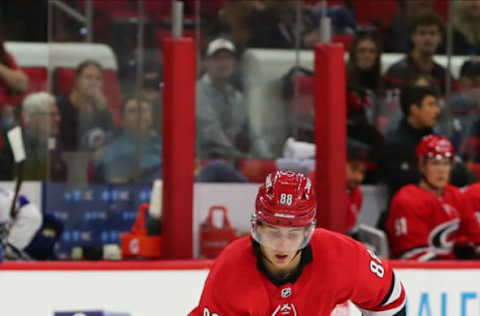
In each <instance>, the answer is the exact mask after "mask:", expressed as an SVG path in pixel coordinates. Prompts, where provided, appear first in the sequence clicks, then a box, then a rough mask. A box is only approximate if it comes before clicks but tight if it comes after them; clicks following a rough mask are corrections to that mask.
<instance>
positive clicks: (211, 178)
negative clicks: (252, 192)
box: [195, 159, 248, 183]
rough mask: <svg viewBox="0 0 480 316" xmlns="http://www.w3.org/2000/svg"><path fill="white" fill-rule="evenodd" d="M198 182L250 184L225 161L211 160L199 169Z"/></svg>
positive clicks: (196, 178) (196, 177) (196, 179)
mask: <svg viewBox="0 0 480 316" xmlns="http://www.w3.org/2000/svg"><path fill="white" fill-rule="evenodd" d="M195 181H196V182H230V183H232V182H248V179H247V178H246V177H245V176H244V175H243V174H242V173H241V172H239V171H237V170H236V169H235V167H234V166H232V165H231V164H229V163H228V162H225V161H223V160H216V159H214V160H210V161H209V162H207V163H206V164H205V166H202V167H200V168H199V169H198V172H197V174H196V176H195Z"/></svg>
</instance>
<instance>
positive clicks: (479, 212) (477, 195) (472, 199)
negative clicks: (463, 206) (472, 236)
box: [464, 182, 480, 225]
mask: <svg viewBox="0 0 480 316" xmlns="http://www.w3.org/2000/svg"><path fill="white" fill-rule="evenodd" d="M464 194H465V197H466V198H467V199H468V201H469V203H470V205H471V207H472V208H473V213H474V215H475V218H476V220H477V222H478V224H479V225H480V182H477V183H474V184H472V185H469V186H468V187H466V188H465V189H464Z"/></svg>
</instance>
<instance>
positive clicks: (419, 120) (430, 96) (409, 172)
mask: <svg viewBox="0 0 480 316" xmlns="http://www.w3.org/2000/svg"><path fill="white" fill-rule="evenodd" d="M400 104H401V107H402V113H403V118H402V119H401V121H400V123H399V125H398V127H397V128H396V130H394V131H391V132H389V133H387V134H386V135H385V148H384V151H383V153H382V157H381V162H380V166H381V168H382V172H381V174H382V176H383V179H384V181H385V182H386V184H387V186H388V189H389V194H390V196H391V195H393V194H394V193H395V192H396V191H397V190H398V189H400V188H401V187H402V186H404V185H406V184H409V183H417V182H418V172H417V170H416V168H415V165H416V164H415V147H416V146H417V144H418V142H419V141H420V139H421V138H422V137H423V136H425V135H429V134H432V128H433V126H434V125H435V122H436V118H437V116H438V114H439V113H440V109H439V108H438V105H437V94H436V92H435V91H434V90H433V89H432V88H429V87H419V86H412V85H407V86H404V87H403V89H402V92H401V99H400Z"/></svg>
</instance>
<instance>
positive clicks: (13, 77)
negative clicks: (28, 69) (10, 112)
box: [0, 31, 28, 111]
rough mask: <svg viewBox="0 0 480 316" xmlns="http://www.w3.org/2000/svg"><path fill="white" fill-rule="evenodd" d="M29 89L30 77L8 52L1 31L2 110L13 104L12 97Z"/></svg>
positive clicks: (0, 98)
mask: <svg viewBox="0 0 480 316" xmlns="http://www.w3.org/2000/svg"><path fill="white" fill-rule="evenodd" d="M27 89H28V77H27V76H26V75H25V73H24V72H23V71H22V70H21V69H20V68H19V67H18V65H17V62H16V61H15V58H14V57H13V56H12V55H11V54H10V53H8V52H7V50H6V49H5V45H4V39H3V34H2V32H1V31H0V109H1V110H2V111H3V110H4V108H5V106H7V105H12V104H11V99H10V98H11V96H12V95H13V94H15V93H25V92H26V91H27Z"/></svg>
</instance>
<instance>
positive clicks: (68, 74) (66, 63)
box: [5, 42, 121, 121]
mask: <svg viewBox="0 0 480 316" xmlns="http://www.w3.org/2000/svg"><path fill="white" fill-rule="evenodd" d="M5 48H6V50H7V51H8V52H10V53H11V54H12V55H13V56H14V57H15V60H16V61H17V64H18V65H19V66H20V68H22V70H24V71H25V72H26V73H27V75H29V78H30V81H31V84H30V87H29V92H34V91H42V90H46V91H50V92H51V93H53V94H54V95H65V94H67V92H68V91H69V88H71V85H72V84H73V77H74V70H75V68H76V67H77V66H78V65H79V64H80V63H81V62H83V61H84V60H86V59H93V60H95V61H97V62H99V63H100V64H101V65H102V67H103V68H104V70H105V85H104V86H105V93H106V97H107V100H108V104H109V109H110V111H111V112H112V115H113V117H114V119H115V121H118V109H119V107H120V102H121V93H120V86H119V83H118V79H117V68H118V65H117V60H116V57H115V55H114V53H113V51H112V49H111V48H110V47H109V46H107V45H104V44H91V43H27V42H6V43H5ZM49 71H50V72H51V73H52V74H53V75H54V78H52V79H53V80H52V82H48V72H49ZM59 82H60V83H59Z"/></svg>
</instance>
